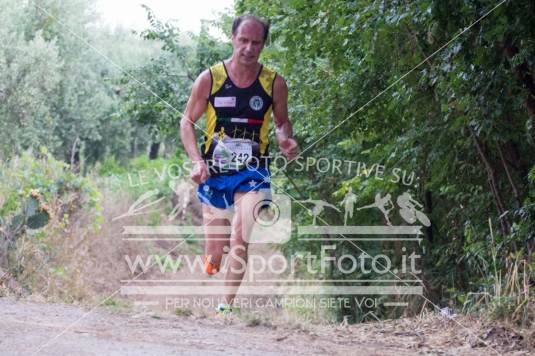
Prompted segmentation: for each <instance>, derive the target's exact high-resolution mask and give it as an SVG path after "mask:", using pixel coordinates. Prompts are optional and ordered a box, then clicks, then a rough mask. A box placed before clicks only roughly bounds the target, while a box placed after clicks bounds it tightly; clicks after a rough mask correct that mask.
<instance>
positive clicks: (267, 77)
mask: <svg viewBox="0 0 535 356" xmlns="http://www.w3.org/2000/svg"><path fill="white" fill-rule="evenodd" d="M276 75H277V73H275V71H274V70H272V69H270V68H268V67H266V66H263V67H262V72H261V73H260V76H259V77H258V80H259V81H260V84H261V85H262V88H264V90H265V91H266V93H267V94H268V95H269V96H271V97H273V81H274V80H275V76H276Z"/></svg>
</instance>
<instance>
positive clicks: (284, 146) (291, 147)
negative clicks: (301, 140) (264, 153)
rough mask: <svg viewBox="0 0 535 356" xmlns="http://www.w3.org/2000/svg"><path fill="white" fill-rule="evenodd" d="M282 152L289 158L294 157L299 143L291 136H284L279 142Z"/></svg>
mask: <svg viewBox="0 0 535 356" xmlns="http://www.w3.org/2000/svg"><path fill="white" fill-rule="evenodd" d="M279 147H280V149H281V151H282V153H283V154H284V155H285V156H286V157H287V158H288V159H289V160H292V159H294V158H295V157H296V156H297V155H298V154H299V145H298V144H297V141H296V140H295V139H293V138H290V137H288V138H286V139H284V140H282V141H280V142H279Z"/></svg>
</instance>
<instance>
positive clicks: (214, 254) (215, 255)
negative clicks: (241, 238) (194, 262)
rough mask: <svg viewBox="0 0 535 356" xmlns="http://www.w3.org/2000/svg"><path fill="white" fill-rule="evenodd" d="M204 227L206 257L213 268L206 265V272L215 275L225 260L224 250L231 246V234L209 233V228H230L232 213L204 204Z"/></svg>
mask: <svg viewBox="0 0 535 356" xmlns="http://www.w3.org/2000/svg"><path fill="white" fill-rule="evenodd" d="M202 215H203V226H204V227H205V233H204V236H205V239H204V256H205V259H206V262H208V263H210V264H211V266H209V265H207V264H205V268H206V272H207V273H208V274H215V273H216V272H217V271H218V270H219V268H220V266H221V259H222V258H223V253H224V248H225V246H228V245H229V241H230V234H228V233H225V232H224V231H222V232H221V233H217V231H216V232H215V233H214V231H212V230H211V231H209V232H208V231H207V229H206V227H208V226H230V220H229V219H231V218H232V213H231V212H230V211H228V210H227V209H219V208H215V207H213V206H209V205H207V204H202Z"/></svg>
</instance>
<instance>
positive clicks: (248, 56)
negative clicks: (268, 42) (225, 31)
mask: <svg viewBox="0 0 535 356" xmlns="http://www.w3.org/2000/svg"><path fill="white" fill-rule="evenodd" d="M232 47H233V48H234V57H235V58H236V59H237V60H238V63H240V64H243V65H253V64H256V63H257V62H258V57H259V56H260V52H262V49H263V48H264V28H263V26H262V25H261V24H259V23H258V22H256V21H251V20H245V21H243V22H242V23H241V24H240V26H239V27H238V29H237V30H236V34H234V35H232Z"/></svg>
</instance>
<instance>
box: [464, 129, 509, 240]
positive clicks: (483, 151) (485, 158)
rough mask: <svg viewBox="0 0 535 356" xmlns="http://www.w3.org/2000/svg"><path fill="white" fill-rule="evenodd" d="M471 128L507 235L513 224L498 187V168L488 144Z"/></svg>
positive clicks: (503, 229) (503, 230)
mask: <svg viewBox="0 0 535 356" xmlns="http://www.w3.org/2000/svg"><path fill="white" fill-rule="evenodd" d="M469 130H470V133H471V135H472V138H473V139H474V142H475V144H476V149H477V152H478V154H479V157H480V158H481V161H482V162H483V165H484V166H485V169H486V170H487V178H488V182H489V186H490V190H491V192H492V196H493V198H494V204H495V205H496V210H497V211H498V216H499V220H500V225H501V228H502V232H503V234H504V235H507V234H508V233H509V231H510V229H511V224H510V222H509V219H508V218H507V217H506V216H505V212H506V210H505V207H504V204H503V199H502V197H501V194H500V190H499V188H498V178H497V176H496V170H495V169H494V167H493V165H492V163H491V162H490V159H489V153H488V148H487V147H486V145H485V144H484V143H483V142H481V141H480V140H479V137H477V134H476V133H475V132H474V129H473V128H472V127H469Z"/></svg>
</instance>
